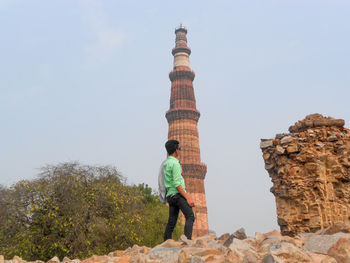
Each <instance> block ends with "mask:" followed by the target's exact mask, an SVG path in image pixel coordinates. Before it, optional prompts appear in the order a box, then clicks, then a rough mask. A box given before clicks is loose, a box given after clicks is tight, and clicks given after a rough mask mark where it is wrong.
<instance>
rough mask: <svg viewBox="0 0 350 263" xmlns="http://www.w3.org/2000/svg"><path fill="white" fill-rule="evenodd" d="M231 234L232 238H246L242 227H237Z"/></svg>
mask: <svg viewBox="0 0 350 263" xmlns="http://www.w3.org/2000/svg"><path fill="white" fill-rule="evenodd" d="M233 236H234V238H237V239H240V240H243V239H246V238H247V235H246V233H245V230H244V228H240V229H238V230H237V231H236V232H234V233H233Z"/></svg>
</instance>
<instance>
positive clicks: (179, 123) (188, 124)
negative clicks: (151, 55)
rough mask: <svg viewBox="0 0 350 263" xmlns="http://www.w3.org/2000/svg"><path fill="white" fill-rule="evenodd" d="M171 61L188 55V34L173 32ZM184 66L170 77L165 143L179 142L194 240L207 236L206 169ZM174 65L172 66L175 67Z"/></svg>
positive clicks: (181, 30)
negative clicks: (192, 210) (192, 211)
mask: <svg viewBox="0 0 350 263" xmlns="http://www.w3.org/2000/svg"><path fill="white" fill-rule="evenodd" d="M175 34H176V40H175V48H173V50H172V54H173V55H174V57H175V56H176V55H177V54H178V53H182V54H185V56H186V54H187V55H190V54H191V49H190V48H189V47H188V46H187V38H186V34H187V30H186V29H185V28H182V27H181V28H178V29H176V30H175ZM185 56H184V65H180V66H174V68H173V70H172V71H171V72H170V73H169V78H170V80H171V95H170V109H169V110H168V111H167V113H166V118H167V120H168V123H169V132H168V139H169V140H170V139H175V140H178V141H179V142H180V145H181V148H182V150H181V155H180V163H181V165H182V170H183V177H184V178H185V183H186V188H187V192H188V193H190V194H191V196H192V198H193V200H194V202H195V204H196V206H195V208H194V212H195V216H196V221H195V224H194V227H193V237H198V236H202V235H205V234H208V233H209V227H208V213H207V203H206V198H205V188H204V178H205V175H206V172H207V166H206V165H205V164H204V163H202V162H201V158H200V148H199V137H198V127H197V123H198V120H199V117H200V113H199V111H198V110H197V109H196V99H195V95H194V89H193V84H192V81H193V80H194V77H195V74H194V72H193V71H192V70H191V69H190V67H188V66H186V65H185V64H186V63H187V62H188V65H189V61H186V57H185ZM174 64H175V63H174ZM180 64H181V62H180Z"/></svg>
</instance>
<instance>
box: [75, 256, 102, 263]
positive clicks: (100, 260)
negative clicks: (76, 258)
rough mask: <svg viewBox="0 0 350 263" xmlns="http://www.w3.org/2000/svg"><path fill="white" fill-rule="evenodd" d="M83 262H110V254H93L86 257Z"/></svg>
mask: <svg viewBox="0 0 350 263" xmlns="http://www.w3.org/2000/svg"><path fill="white" fill-rule="evenodd" d="M81 263H108V256H96V255H94V256H92V257H90V258H87V259H84V260H83V261H81Z"/></svg>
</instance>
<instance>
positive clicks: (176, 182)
mask: <svg viewBox="0 0 350 263" xmlns="http://www.w3.org/2000/svg"><path fill="white" fill-rule="evenodd" d="M165 148H166V150H167V152H168V159H167V160H166V161H165V163H164V183H165V187H166V189H167V195H166V196H167V202H168V203H169V219H168V224H167V226H166V228H165V233H164V241H165V240H167V239H171V238H172V233H173V231H174V228H175V226H176V222H177V219H178V217H179V210H181V211H182V213H183V214H184V216H185V218H186V223H185V228H184V232H185V236H186V237H187V238H188V239H192V230H193V223H194V220H195V217H194V214H193V210H192V207H194V202H193V200H192V198H191V196H190V195H189V194H188V193H187V192H186V186H185V180H184V178H183V177H182V168H181V165H180V162H179V156H180V150H181V147H180V145H179V142H178V141H176V140H169V141H167V142H166V143H165Z"/></svg>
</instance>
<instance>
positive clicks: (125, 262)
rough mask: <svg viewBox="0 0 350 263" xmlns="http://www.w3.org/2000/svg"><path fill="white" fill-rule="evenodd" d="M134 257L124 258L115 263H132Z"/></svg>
mask: <svg viewBox="0 0 350 263" xmlns="http://www.w3.org/2000/svg"><path fill="white" fill-rule="evenodd" d="M131 260H132V257H131V256H122V257H121V258H119V259H117V260H116V261H114V262H113V263H131Z"/></svg>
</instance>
